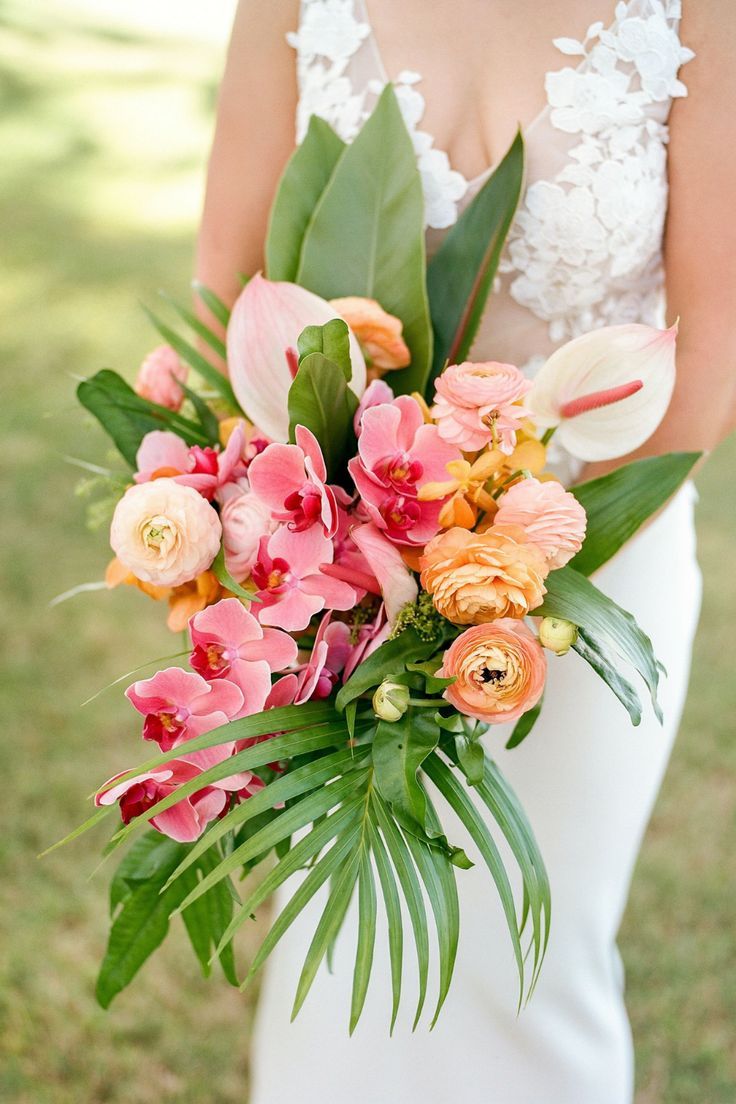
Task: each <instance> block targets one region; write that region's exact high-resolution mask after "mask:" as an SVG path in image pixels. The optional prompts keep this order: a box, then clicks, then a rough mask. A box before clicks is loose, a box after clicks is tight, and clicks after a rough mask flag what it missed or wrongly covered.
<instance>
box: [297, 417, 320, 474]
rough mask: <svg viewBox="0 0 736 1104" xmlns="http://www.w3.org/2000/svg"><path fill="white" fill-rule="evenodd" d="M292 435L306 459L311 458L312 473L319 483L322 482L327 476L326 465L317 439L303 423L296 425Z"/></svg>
mask: <svg viewBox="0 0 736 1104" xmlns="http://www.w3.org/2000/svg"><path fill="white" fill-rule="evenodd" d="M294 436H295V437H296V443H297V444H298V446H299V448H300V449H301V450H302V452H303V453H304V455H305V456H306V457H307V459H309V460H311V462H312V467H313V469H314V474H315V475H316V476H317V478H318V479H319V481H320V482H321V483H324V481H325V479H326V478H327V467H326V465H325V458H324V456H323V455H322V449H321V448H320V444H319V441H318V440H317V438H316V437H315V436H314V434H313V433H312V431H311V429H307V427H306V426H303V425H298V426H297V427H296V432H295V434H294Z"/></svg>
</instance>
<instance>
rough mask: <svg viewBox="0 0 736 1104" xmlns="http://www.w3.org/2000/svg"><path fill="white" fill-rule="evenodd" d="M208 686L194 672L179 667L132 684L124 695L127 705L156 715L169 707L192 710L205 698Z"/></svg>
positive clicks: (143, 712) (166, 669)
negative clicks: (195, 704)
mask: <svg viewBox="0 0 736 1104" xmlns="http://www.w3.org/2000/svg"><path fill="white" fill-rule="evenodd" d="M208 686H209V683H207V682H206V681H205V679H203V678H202V676H201V675H197V674H195V673H194V672H193V671H185V670H184V669H183V668H181V667H166V668H165V670H163V671H157V672H156V674H155V675H153V676H152V678H149V679H141V680H140V681H139V682H134V683H133V685H132V686H129V687H128V689H127V690H126V691H125V696H126V698H127V699H128V701H129V702H130V703H131V704H132V705H133V706H134V707H135V708H136V709H137V710H138V712H139V713H142V714H143V715H144V716H145V715H146V714H147V713H158V712H159V711H160V710H162V709H166V708H170V707H171V706H172V705H179V706H181V705H183V706H187V707H188V706H191V705H192V704H193V703H194V702H196V701H198V699H199V698H200V697H201V696H202V695H205V694H207V689H208Z"/></svg>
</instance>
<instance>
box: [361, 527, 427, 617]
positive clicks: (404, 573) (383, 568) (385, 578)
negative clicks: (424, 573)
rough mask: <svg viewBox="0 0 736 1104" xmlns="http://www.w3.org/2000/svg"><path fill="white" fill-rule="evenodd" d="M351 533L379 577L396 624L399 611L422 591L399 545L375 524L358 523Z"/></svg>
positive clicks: (385, 599) (370, 566) (384, 599)
mask: <svg viewBox="0 0 736 1104" xmlns="http://www.w3.org/2000/svg"><path fill="white" fill-rule="evenodd" d="M350 536H351V538H352V540H353V541H354V542H355V544H356V545H357V547H358V548H359V549H360V551H361V553H362V555H363V557H364V559H365V561H366V563H367V564H368V566H369V568H370V571H371V573H372V574H373V575H375V577H376V579H377V580H378V585H379V587H380V590H381V595H382V596H383V601H384V603H385V606H386V614H387V617H388V620H389V624H391V625H393V623H394V621H395V620H396V618H397V617H398V615H399V612H400V610H402V609H403V607H404V606H405V605H407V604H408V603H410V602H416V599H417V594H418V593H419V590H418V587H417V583H416V579H415V578H414V575H413V574H412V572H411V571H410V570H409V568H408V567H407V566H406V564H405V563H404V561H403V559H402V558H401V553H400V552H399V550H398V548H397V547H396V545H394V544H392V543H391V541H390V540H388V539H387V538H386V536H385V534H384V533H383V532H382V531H381V530H380V529H378V528H377V527H376V526H375V525H372V524H369V525H357V526H356V527H355V528H354V529H353V530H352V531H351V533H350Z"/></svg>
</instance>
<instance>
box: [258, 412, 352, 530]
mask: <svg viewBox="0 0 736 1104" xmlns="http://www.w3.org/2000/svg"><path fill="white" fill-rule="evenodd" d="M248 478H249V479H250V485H251V488H252V489H253V491H254V492H255V494H256V495H258V497H259V498H260V499H261V501H262V502H263V503H264V504H265V505H266V506H268V508H269V509H270V511H271V515H272V517H274V518H275V519H276V520H277V521H285V522H286V523H287V525H288V527H289V529H291V530H292V531H293V532H294V533H301V532H302V531H303V530H304V529H309V527H310V526H311V525H314V524H319V525H320V526H321V528H322V532H323V533H324V535H325V536H326V537H333V536H334V535H335V532H336V530H337V499H336V497H335V492H334V490H333V489H332V487H328V486H327V485H326V483H325V480H326V479H327V467H326V465H325V461H324V457H323V455H322V449H321V448H320V446H319V441H318V440H317V438H316V437H315V436H314V434H313V433H312V432H311V431H310V430H308V429H306V428H305V427H304V426H302V425H298V426H297V427H296V444H295V445H280V444H277V443H274V444H272V445H269V446H268V448H266V449H265V450H264V451H263V452H262V453H261V454H260V456H256V458H255V459H254V460H253V461H252V462H251V464H250V467H249V469H248Z"/></svg>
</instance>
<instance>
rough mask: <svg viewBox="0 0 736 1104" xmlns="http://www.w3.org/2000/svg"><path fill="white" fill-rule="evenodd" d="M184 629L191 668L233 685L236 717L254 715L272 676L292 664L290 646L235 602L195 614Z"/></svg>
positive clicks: (293, 657) (287, 638)
mask: <svg viewBox="0 0 736 1104" xmlns="http://www.w3.org/2000/svg"><path fill="white" fill-rule="evenodd" d="M189 631H190V634H191V637H192V645H193V651H192V655H191V658H190V663H191V665H192V667H193V668H194V670H195V671H197V672H198V673H199V674H200V675H202V677H203V678H205V679H207V680H208V681H214V680H217V679H227V680H228V681H230V682H233V683H235V684H236V686H237V687H239V689H240V690H241V692H242V695H243V704H242V707H241V709H240V710H239V712H238V716H239V717H246V716H250V715H251V714H253V713H259V712H260V711H261V710H262V709H263V708H264V706H265V704H266V699H267V698H268V695H269V694H270V692H271V675H272V673H273V672H275V671H283V670H284V669H285V668H287V667H290V666H291V665H292V664H293V663H294V662H295V661H296V656H297V647H296V642H295V641H294V640H292V638H291V637H290V636H287V634H286V633H284V632H280V631H279V630H278V629H273V628H262V627H261V625H260V624H259V623H258V621H257V620H256V618H255V617H254V616H253V615H252V614H251V613H249V612H248V611H247V610H246V609H245V607H244V606H242V605H241V604H240V602H239V601H238V599H237V598H225V599H223V600H222V601H221V602H216V603H215V604H214V605H213V606H209V607H208V608H207V609H205V610H202V611H201V613H197V614H195V615H194V617H193V618H192V620H191V621H190V623H189Z"/></svg>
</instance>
